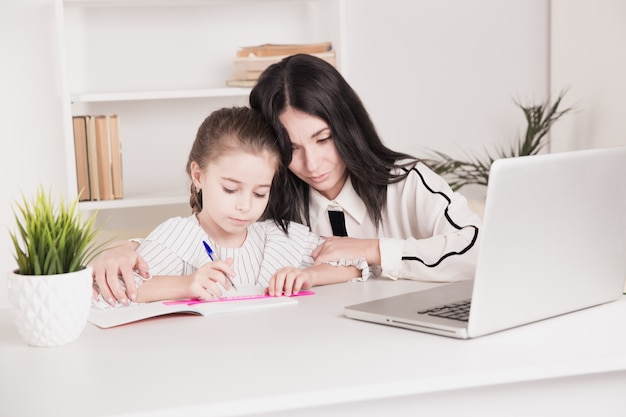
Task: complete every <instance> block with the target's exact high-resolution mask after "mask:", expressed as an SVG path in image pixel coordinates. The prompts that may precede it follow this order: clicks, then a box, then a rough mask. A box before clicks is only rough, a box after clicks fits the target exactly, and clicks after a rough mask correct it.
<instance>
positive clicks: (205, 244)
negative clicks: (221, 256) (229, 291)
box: [202, 240, 237, 290]
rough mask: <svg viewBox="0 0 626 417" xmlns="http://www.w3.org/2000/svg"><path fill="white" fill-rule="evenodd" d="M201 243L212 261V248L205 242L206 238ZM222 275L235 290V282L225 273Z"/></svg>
mask: <svg viewBox="0 0 626 417" xmlns="http://www.w3.org/2000/svg"><path fill="white" fill-rule="evenodd" d="M202 244H203V245H204V249H205V250H206V254H207V255H209V259H210V260H211V261H214V260H215V258H213V253H214V252H213V249H212V248H211V247H210V246H209V244H208V243H206V240H203V241H202ZM224 276H226V279H227V280H228V282H230V285H232V286H233V288H234V289H235V290H237V287H235V283H234V282H233V280H231V279H230V277H229V276H228V275H226V274H224Z"/></svg>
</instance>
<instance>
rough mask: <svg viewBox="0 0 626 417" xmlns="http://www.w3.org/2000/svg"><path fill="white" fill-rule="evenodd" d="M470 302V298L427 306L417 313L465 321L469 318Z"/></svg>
mask: <svg viewBox="0 0 626 417" xmlns="http://www.w3.org/2000/svg"><path fill="white" fill-rule="evenodd" d="M471 304H472V301H471V300H463V301H459V302H456V303H450V304H445V305H442V306H438V307H433V308H429V309H428V310H422V311H418V312H417V313H418V314H428V315H429V316H435V317H444V318H446V319H454V320H460V321H467V320H468V319H469V311H470V306H471Z"/></svg>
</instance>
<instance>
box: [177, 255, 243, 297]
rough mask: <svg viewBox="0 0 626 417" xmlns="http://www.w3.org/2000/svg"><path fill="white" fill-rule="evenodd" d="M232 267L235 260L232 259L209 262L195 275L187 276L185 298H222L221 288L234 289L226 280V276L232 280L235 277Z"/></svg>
mask: <svg viewBox="0 0 626 417" xmlns="http://www.w3.org/2000/svg"><path fill="white" fill-rule="evenodd" d="M232 265H233V260H232V259H231V258H229V259H227V260H225V261H214V262H208V263H206V264H204V265H202V266H201V267H200V268H198V269H197V270H196V272H194V273H193V274H191V275H187V276H185V277H184V278H185V280H186V282H185V284H184V285H185V288H184V290H183V292H184V296H183V297H185V298H199V299H201V300H210V299H212V298H220V297H221V296H222V290H221V288H224V289H226V290H230V289H231V288H232V287H233V286H232V285H231V283H230V281H229V280H228V279H227V278H226V276H229V277H230V278H231V279H232V278H234V277H235V271H234V270H233V268H232Z"/></svg>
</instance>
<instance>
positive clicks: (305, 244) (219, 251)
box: [135, 215, 322, 287]
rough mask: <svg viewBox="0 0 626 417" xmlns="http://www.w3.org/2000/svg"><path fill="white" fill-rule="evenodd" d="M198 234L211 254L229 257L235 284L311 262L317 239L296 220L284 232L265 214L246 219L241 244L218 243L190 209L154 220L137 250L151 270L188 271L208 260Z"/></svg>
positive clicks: (260, 281)
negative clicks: (184, 213) (226, 245)
mask: <svg viewBox="0 0 626 417" xmlns="http://www.w3.org/2000/svg"><path fill="white" fill-rule="evenodd" d="M203 240H206V241H207V243H209V245H211V248H212V249H213V250H214V251H215V256H214V258H215V259H216V260H217V259H222V260H225V259H228V258H232V259H233V269H234V271H235V273H236V274H237V275H236V276H235V277H234V278H233V282H234V283H235V285H236V286H238V285H259V286H263V287H267V285H268V284H269V280H270V278H271V277H272V275H274V273H275V272H276V271H277V270H278V269H280V268H283V267H286V266H293V267H296V268H306V267H309V266H312V265H313V258H312V257H311V253H312V252H313V250H314V249H315V248H316V247H317V246H318V245H319V244H320V243H321V241H322V240H321V239H320V238H319V237H318V236H317V235H315V234H313V233H311V232H310V231H309V228H308V227H306V226H303V225H301V224H298V223H291V224H290V226H289V235H287V234H285V233H284V232H283V231H282V230H281V229H280V228H279V227H278V226H276V224H275V223H274V222H273V221H270V220H268V221H264V222H256V223H253V224H251V225H250V226H249V227H248V235H247V237H246V240H245V241H244V243H243V245H241V247H239V248H223V247H221V246H219V245H218V244H216V243H215V242H214V241H213V240H212V239H211V237H210V236H208V235H207V233H206V232H205V231H204V229H203V228H202V226H200V224H199V223H198V219H197V218H196V216H195V215H192V216H189V217H184V218H183V217H175V218H171V219H169V220H166V221H165V222H163V223H162V224H160V225H159V226H157V227H156V229H154V230H153V231H152V232H151V233H150V234H149V235H148V236H147V237H146V238H145V239H144V240H143V241H142V243H141V245H140V246H139V248H138V249H137V252H138V253H139V255H141V256H142V257H143V259H144V260H145V261H146V262H147V263H148V266H149V268H150V274H151V275H155V276H163V275H164V276H178V275H190V274H192V273H193V272H195V271H196V270H197V269H198V268H199V267H201V266H202V265H204V264H205V263H207V262H209V261H210V259H209V257H208V255H207V253H206V250H205V249H204V246H203V244H202V241H203ZM135 281H136V282H137V285H141V283H142V282H143V281H142V279H141V277H139V276H138V275H136V276H135Z"/></svg>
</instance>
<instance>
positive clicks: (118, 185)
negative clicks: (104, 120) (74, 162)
mask: <svg viewBox="0 0 626 417" xmlns="http://www.w3.org/2000/svg"><path fill="white" fill-rule="evenodd" d="M109 139H110V145H111V182H112V186H113V198H114V199H120V198H123V197H124V183H123V181H122V143H121V142H120V121H119V117H118V116H117V115H116V114H112V115H110V116H109Z"/></svg>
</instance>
